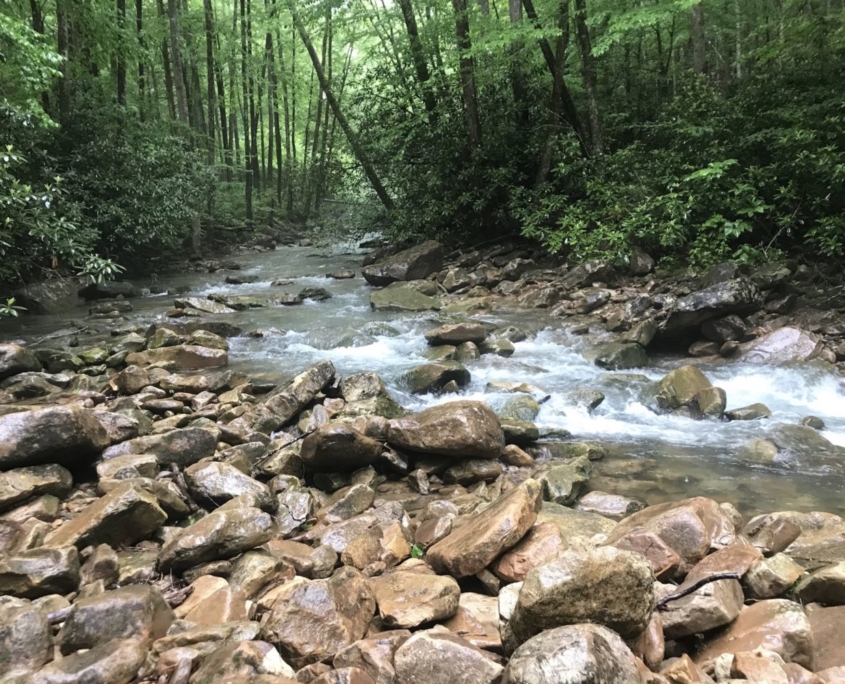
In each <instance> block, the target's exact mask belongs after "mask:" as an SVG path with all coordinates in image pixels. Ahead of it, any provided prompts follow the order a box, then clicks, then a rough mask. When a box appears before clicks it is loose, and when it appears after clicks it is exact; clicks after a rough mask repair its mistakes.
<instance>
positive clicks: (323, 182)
mask: <svg viewBox="0 0 845 684" xmlns="http://www.w3.org/2000/svg"><path fill="white" fill-rule="evenodd" d="M352 52H353V46H352V43H350V44H349V49H348V51H347V53H346V62H345V64H344V65H343V76H341V78H340V91H339V92H338V100H340V101H342V100H343V91H344V90H345V89H346V77H347V76H348V75H349V67H350V65H351V64H352ZM335 124H337V119H335V118H334V117H332V125H331V127H330V129H329V131H328V136H327V138H328V150H327V151H326V153H325V155H324V158H325V161H324V163H323V164H322V168H321V169H320V181H319V183H318V184H317V199H316V202H315V205H316V209H317V210H318V211H319V208H320V201H321V200H322V199H323V197H325V195H326V193H327V192H328V179H329V170H330V168H331V163H332V153H333V152H334V132H335Z"/></svg>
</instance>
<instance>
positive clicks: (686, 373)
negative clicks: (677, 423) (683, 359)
mask: <svg viewBox="0 0 845 684" xmlns="http://www.w3.org/2000/svg"><path fill="white" fill-rule="evenodd" d="M726 401H727V396H726V394H725V391H724V390H722V389H720V388H718V387H714V386H713V385H712V383H711V382H710V380H708V379H707V376H706V375H704V373H702V372H701V369H700V368H699V367H698V366H682V367H681V368H676V369H675V370H673V371H671V372H670V373H668V374H667V375H666V376H665V377H664V378H663V379H662V380H661V381H660V383H659V384H658V386H657V392H656V394H655V402H656V403H657V407H658V408H659V409H660V410H662V411H677V410H678V409H686V411H687V414H688V415H690V416H692V417H702V416H721V415H722V413H723V412H724V410H725V402H726Z"/></svg>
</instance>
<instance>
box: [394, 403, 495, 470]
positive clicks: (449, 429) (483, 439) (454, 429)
mask: <svg viewBox="0 0 845 684" xmlns="http://www.w3.org/2000/svg"><path fill="white" fill-rule="evenodd" d="M387 434H388V442H389V443H390V444H391V445H392V446H395V447H397V448H399V449H407V450H408V451H412V452H415V453H422V454H436V455H439V456H451V457H455V458H498V456H499V455H500V454H501V453H502V449H503V448H504V446H505V437H504V433H503V432H502V428H501V427H500V425H499V419H498V418H497V417H496V414H495V413H493V411H492V410H491V409H490V407H489V406H487V404H485V403H483V402H480V401H452V402H448V403H445V404H440V405H439V406H433V407H432V408H429V409H426V410H425V411H422V412H420V413H418V414H415V415H412V416H408V417H407V418H399V419H396V420H391V421H390V422H389V423H388V433H387Z"/></svg>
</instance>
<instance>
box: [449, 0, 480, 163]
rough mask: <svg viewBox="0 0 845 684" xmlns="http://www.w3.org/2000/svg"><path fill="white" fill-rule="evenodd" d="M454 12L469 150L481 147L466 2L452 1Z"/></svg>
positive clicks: (460, 0) (463, 0)
mask: <svg viewBox="0 0 845 684" xmlns="http://www.w3.org/2000/svg"><path fill="white" fill-rule="evenodd" d="M452 7H453V8H454V11H455V35H456V36H457V44H458V53H459V55H460V72H461V88H462V90H463V101H464V116H465V118H466V126H467V137H468V139H469V145H470V149H472V150H476V149H478V147H479V145H481V122H480V120H479V117H478V91H477V89H476V86H475V62H474V60H473V58H472V56H471V55H470V54H469V51H470V50H471V49H472V42H471V40H470V37H469V16H468V15H467V5H466V0H452Z"/></svg>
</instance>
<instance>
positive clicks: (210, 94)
mask: <svg viewBox="0 0 845 684" xmlns="http://www.w3.org/2000/svg"><path fill="white" fill-rule="evenodd" d="M203 10H204V14H205V72H206V73H205V79H206V97H207V98H208V165H209V166H213V165H214V160H215V153H214V141H215V138H216V136H217V133H216V125H215V121H214V117H215V110H216V103H215V98H216V95H217V93H216V91H215V83H214V8H213V7H212V6H211V0H203ZM210 204H211V199H210V198H209V205H210ZM209 213H211V212H210V211H209Z"/></svg>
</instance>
